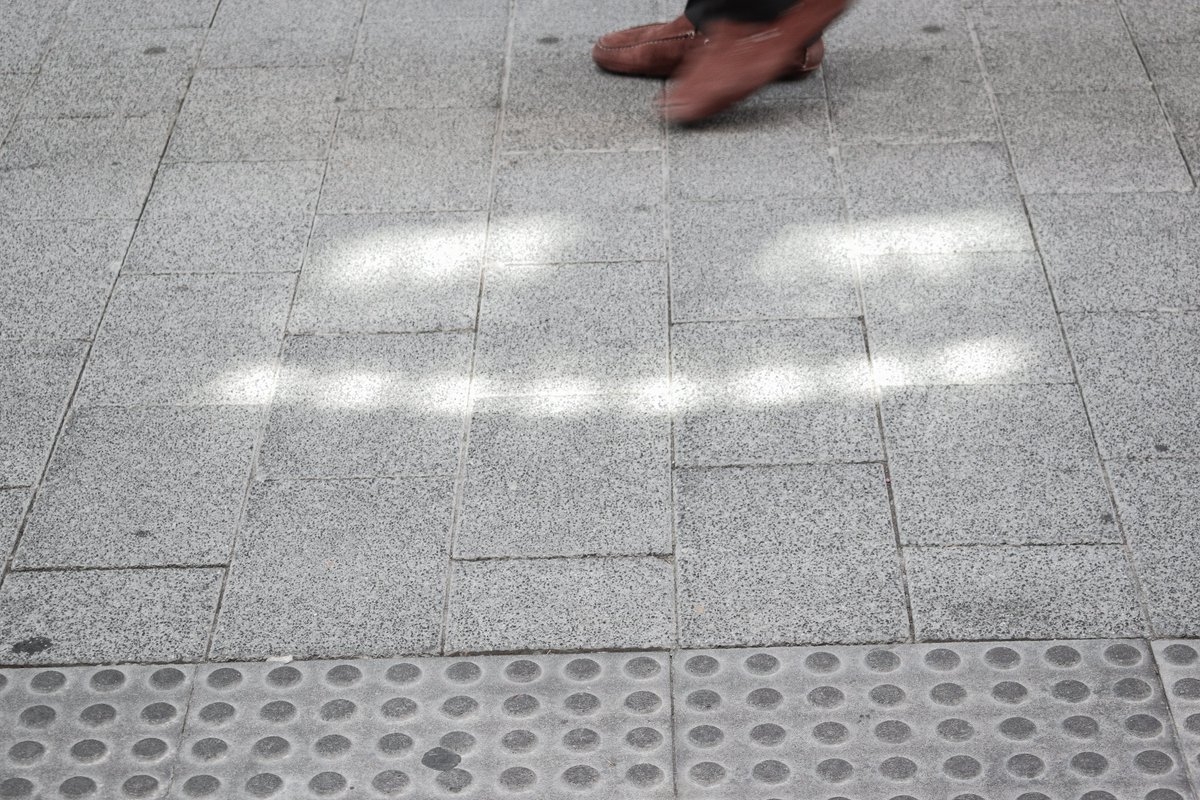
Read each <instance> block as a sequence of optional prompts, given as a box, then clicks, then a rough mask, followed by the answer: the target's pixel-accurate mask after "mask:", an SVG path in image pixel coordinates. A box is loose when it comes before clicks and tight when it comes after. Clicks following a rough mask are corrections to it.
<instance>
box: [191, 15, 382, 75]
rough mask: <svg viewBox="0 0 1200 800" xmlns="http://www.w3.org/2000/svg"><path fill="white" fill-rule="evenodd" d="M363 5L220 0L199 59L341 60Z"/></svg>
mask: <svg viewBox="0 0 1200 800" xmlns="http://www.w3.org/2000/svg"><path fill="white" fill-rule="evenodd" d="M361 14H362V4H361V3H357V2H349V3H341V2H337V3H330V2H326V1H325V0H222V2H221V5H220V8H219V10H218V11H217V14H216V16H215V17H214V18H213V21H212V28H211V30H210V31H209V33H208V38H207V40H206V42H205V45H204V52H203V54H202V55H201V61H200V63H201V64H202V65H203V66H205V67H300V66H315V65H320V64H344V63H346V62H347V61H349V59H350V55H351V53H352V52H353V50H354V41H355V35H356V32H357V28H358V21H359V18H360V15H361Z"/></svg>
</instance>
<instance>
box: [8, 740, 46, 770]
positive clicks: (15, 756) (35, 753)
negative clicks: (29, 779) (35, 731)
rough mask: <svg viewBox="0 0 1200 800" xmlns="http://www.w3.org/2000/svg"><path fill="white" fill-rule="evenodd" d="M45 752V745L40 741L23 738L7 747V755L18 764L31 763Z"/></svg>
mask: <svg viewBox="0 0 1200 800" xmlns="http://www.w3.org/2000/svg"><path fill="white" fill-rule="evenodd" d="M45 754H46V746H45V745H44V744H42V743H41V742H33V741H29V740H25V741H22V742H17V743H16V744H14V745H13V746H12V747H10V748H8V757H9V758H11V759H12V760H13V761H16V762H17V763H19V764H32V763H33V762H34V761H37V760H38V759H39V758H41V757H42V756H44V755H45Z"/></svg>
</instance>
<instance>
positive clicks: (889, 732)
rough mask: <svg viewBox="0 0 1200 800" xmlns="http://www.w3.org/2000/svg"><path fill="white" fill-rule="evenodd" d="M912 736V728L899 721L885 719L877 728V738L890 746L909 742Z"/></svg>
mask: <svg viewBox="0 0 1200 800" xmlns="http://www.w3.org/2000/svg"><path fill="white" fill-rule="evenodd" d="M911 736H912V728H910V727H909V726H908V724H907V723H904V722H901V721H900V720H898V719H885V720H884V721H883V722H881V723H879V724H878V725H876V726H875V737H876V738H877V739H879V741H881V742H887V743H888V744H900V743H901V742H907V741H908V740H909V738H910V737H911Z"/></svg>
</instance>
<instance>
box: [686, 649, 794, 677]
mask: <svg viewBox="0 0 1200 800" xmlns="http://www.w3.org/2000/svg"><path fill="white" fill-rule="evenodd" d="M700 658H708V657H707V656H700ZM710 660H711V659H710ZM716 663H717V662H716V661H712V666H711V669H709V670H708V671H707V672H704V673H702V674H705V675H711V674H712V673H713V672H716V671H717V668H716ZM705 666H706V667H708V666H709V665H708V663H707V662H705ZM742 666H743V667H744V668H745V669H746V671H747V672H749V673H750V674H751V675H772V674H774V673H775V672H777V671H778V670H779V659H778V658H776V657H775V656H773V655H771V654H770V653H754V654H753V655H751V656H748V657H747V658H746V660H745V661H743V662H742ZM696 674H701V673H696Z"/></svg>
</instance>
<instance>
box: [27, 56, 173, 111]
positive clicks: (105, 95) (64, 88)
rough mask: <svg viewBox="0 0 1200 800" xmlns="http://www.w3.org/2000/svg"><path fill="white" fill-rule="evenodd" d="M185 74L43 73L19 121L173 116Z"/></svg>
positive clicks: (153, 71) (140, 70)
mask: <svg viewBox="0 0 1200 800" xmlns="http://www.w3.org/2000/svg"><path fill="white" fill-rule="evenodd" d="M186 89H187V75H186V74H185V73H183V72H179V71H174V70H158V69H155V68H153V67H144V68H138V69H71V70H45V71H43V72H42V73H41V74H39V75H38V76H37V81H36V82H35V83H34V85H33V89H32V90H30V92H29V96H28V98H27V99H26V101H25V105H24V106H23V108H22V112H21V116H22V117H88V116H109V115H113V116H134V115H137V114H150V113H155V112H158V113H172V112H174V111H175V109H176V107H177V106H178V104H179V101H180V100H182V99H183V93H184V91H185V90H186Z"/></svg>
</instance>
